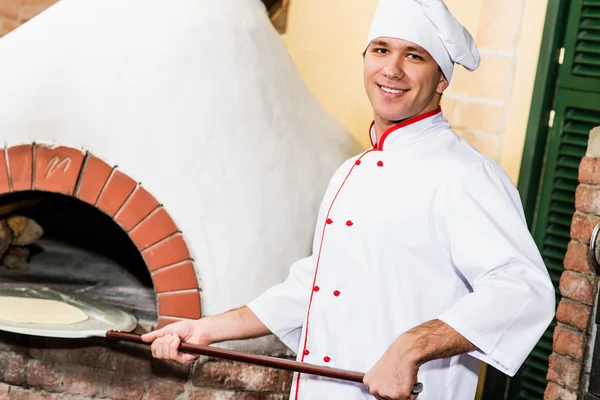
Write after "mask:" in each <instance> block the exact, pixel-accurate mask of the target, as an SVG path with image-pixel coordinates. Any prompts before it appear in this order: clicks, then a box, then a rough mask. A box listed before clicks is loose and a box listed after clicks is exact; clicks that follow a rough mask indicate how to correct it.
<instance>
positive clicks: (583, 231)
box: [571, 212, 600, 243]
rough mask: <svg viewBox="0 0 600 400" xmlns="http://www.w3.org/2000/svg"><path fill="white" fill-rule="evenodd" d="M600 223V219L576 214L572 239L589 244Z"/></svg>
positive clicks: (572, 226)
mask: <svg viewBox="0 0 600 400" xmlns="http://www.w3.org/2000/svg"><path fill="white" fill-rule="evenodd" d="M598 223H600V217H597V216H592V215H587V214H582V213H580V212H575V214H574V215H573V221H572V222H571V238H573V239H575V240H577V241H579V242H581V243H589V242H590V237H591V236H592V231H593V230H594V228H595V227H596V225H598Z"/></svg>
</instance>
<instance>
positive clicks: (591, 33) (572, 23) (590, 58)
mask: <svg viewBox="0 0 600 400" xmlns="http://www.w3.org/2000/svg"><path fill="white" fill-rule="evenodd" d="M564 49H565V51H564V61H563V64H562V65H561V67H560V73H559V78H558V85H557V91H556V97H555V100H554V106H553V109H554V112H555V114H554V119H553V125H552V128H551V129H550V134H549V139H548V143H547V147H546V152H545V162H544V164H543V169H542V177H541V185H540V190H539V194H538V203H537V208H536V212H535V217H534V223H533V236H534V239H535V241H536V243H537V245H538V247H539V249H540V252H541V253H542V257H543V258H544V262H545V264H546V266H547V268H548V271H549V273H550V276H551V279H552V282H553V283H554V285H555V288H556V300H557V304H558V301H560V294H559V291H558V284H559V280H560V276H561V274H562V272H563V270H564V267H563V261H564V258H565V253H566V251H567V246H568V244H569V242H570V240H571V238H570V230H571V220H572V218H573V213H574V212H575V189H576V188H577V185H578V169H579V164H580V162H581V158H582V157H583V156H584V155H585V151H586V149H587V143H588V137H589V133H590V130H591V129H592V128H594V127H595V126H600V0H573V1H572V3H571V7H570V11H569V17H568V24H567V30H566V35H565V41H564ZM548 84H552V83H551V82H549V83H548ZM555 325H556V322H555V321H554V322H553V323H552V325H551V326H550V327H549V328H548V330H547V331H546V332H545V333H544V335H543V336H542V338H541V339H540V341H539V342H538V344H537V345H536V347H535V348H534V350H533V351H532V353H531V355H530V356H529V357H528V359H527V360H526V361H525V363H524V364H523V366H522V367H521V369H520V370H519V372H518V373H517V375H516V376H515V377H514V378H513V379H511V380H510V384H509V391H508V399H509V400H525V399H532V400H533V399H536V400H537V399H543V397H544V391H545V389H546V385H547V382H546V374H547V370H548V356H549V355H550V354H551V353H552V337H553V330H554V327H555Z"/></svg>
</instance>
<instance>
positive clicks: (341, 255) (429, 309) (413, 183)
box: [144, 0, 555, 400]
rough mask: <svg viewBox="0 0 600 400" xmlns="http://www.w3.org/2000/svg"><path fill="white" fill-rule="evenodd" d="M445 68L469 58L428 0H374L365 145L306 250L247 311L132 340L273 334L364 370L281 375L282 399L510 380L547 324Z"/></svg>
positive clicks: (547, 293)
mask: <svg viewBox="0 0 600 400" xmlns="http://www.w3.org/2000/svg"><path fill="white" fill-rule="evenodd" d="M455 64H460V65H462V66H463V67H465V68H466V69H468V70H474V69H475V68H477V67H478V64H479V53H478V51H477V48H476V46H475V43H474V41H473V38H472V37H471V35H470V34H469V32H468V31H467V30H466V29H465V28H464V27H463V26H461V25H460V23H459V22H458V21H457V20H456V19H455V18H454V17H453V16H452V14H451V13H450V12H449V11H448V9H447V8H446V6H445V5H444V3H443V2H442V1H441V0H381V1H380V3H379V6H378V8H377V11H376V14H375V16H374V19H373V22H372V26H371V29H370V31H369V37H368V41H367V45H366V50H365V53H364V84H365V89H366V92H367V95H368V98H369V100H370V103H371V105H372V107H373V113H374V121H373V123H372V125H371V127H370V129H369V131H368V132H367V133H368V135H369V137H370V139H371V143H372V147H371V148H370V149H369V150H367V151H365V152H364V153H362V154H360V155H358V156H356V157H354V158H352V159H350V160H348V161H347V162H346V163H344V164H343V165H342V166H341V167H340V168H339V169H338V171H337V172H336V173H335V175H334V176H333V178H332V179H331V182H330V185H329V187H328V189H327V191H326V193H325V196H324V199H323V202H322V206H321V209H320V212H319V215H318V220H317V225H316V230H315V235H314V244H313V249H312V255H311V256H309V257H307V258H304V259H302V260H299V261H297V262H296V263H295V264H294V265H292V267H291V270H290V274H289V276H288V278H287V279H286V280H285V281H284V282H283V283H281V284H279V285H277V286H274V287H272V288H270V289H269V290H267V291H266V292H265V293H264V294H262V295H261V296H259V297H258V298H257V299H255V300H253V301H252V302H250V303H249V304H248V305H247V306H244V307H241V308H239V309H236V310H232V311H229V312H227V313H224V314H221V315H218V316H212V317H207V318H203V319H201V320H198V321H186V322H180V323H176V324H172V325H169V326H167V327H165V328H163V329H161V330H158V331H155V332H152V333H150V334H148V335H145V336H144V340H146V341H149V342H150V341H154V343H153V344H152V351H153V354H154V356H155V357H157V358H166V359H172V360H176V361H179V362H181V363H189V362H191V360H192V359H193V356H191V355H189V354H182V353H179V352H178V351H177V347H178V346H179V343H180V341H185V342H191V343H198V344H204V345H206V344H210V343H215V342H220V341H224V340H231V339H242V338H249V337H257V336H262V335H266V334H269V333H274V334H275V335H277V336H278V337H279V338H280V339H281V340H282V341H283V342H284V343H285V344H286V345H287V346H289V347H290V348H291V349H293V350H294V351H296V352H297V359H298V360H299V361H302V362H306V363H311V364H318V365H323V366H330V367H336V368H341V369H347V370H354V371H362V372H365V373H366V375H365V378H364V382H363V383H362V384H359V383H346V382H342V381H337V380H334V379H329V378H321V377H315V376H312V375H306V374H296V375H295V377H294V381H293V385H292V389H291V397H290V398H291V399H304V400H317V399H339V400H359V399H373V397H375V398H378V399H394V400H396V399H401V400H405V399H415V398H416V395H415V394H411V389H412V387H413V385H414V384H415V382H417V381H419V382H422V383H423V385H424V391H423V392H422V393H421V394H420V395H419V399H426V400H468V399H473V398H474V395H475V390H476V386H477V380H478V372H479V368H480V363H481V362H482V361H483V362H485V363H488V364H490V365H492V366H493V367H495V368H497V369H499V370H500V371H503V372H504V373H506V374H508V375H511V376H512V375H514V374H515V372H516V371H517V370H518V368H519V366H520V365H521V364H522V363H523V361H524V360H525V358H526V357H527V356H528V354H529V353H530V351H531V350H532V348H533V347H534V345H535V344H536V342H537V341H538V339H539V338H540V337H541V335H542V333H543V332H544V331H545V329H546V328H547V327H548V325H549V324H550V322H551V319H552V317H553V315H554V306H555V304H554V302H555V300H554V289H553V286H552V283H551V281H550V279H549V276H548V272H547V270H546V268H545V266H544V263H543V261H542V259H541V257H540V254H539V252H538V250H537V248H536V245H535V243H534V241H533V240H532V237H531V235H530V233H529V231H528V229H527V225H526V222H525V218H524V215H523V211H522V208H521V202H520V199H519V194H518V193H517V191H516V189H515V187H514V185H513V184H512V182H511V181H510V179H509V178H508V176H507V175H506V174H505V172H504V171H503V170H502V169H501V168H500V167H499V166H498V165H497V164H495V163H494V162H493V161H491V160H490V159H488V158H486V157H485V156H483V155H481V154H479V153H478V152H477V151H476V150H474V149H473V148H472V147H471V146H470V145H469V144H468V143H467V142H465V141H464V140H462V139H461V138H460V137H458V136H457V135H456V134H455V133H454V132H453V131H452V129H451V128H450V125H449V124H448V121H447V120H446V119H445V118H444V115H443V113H442V111H441V109H440V106H439V104H440V99H441V96H442V93H443V92H444V90H445V89H446V88H447V87H448V85H449V83H450V81H451V79H452V73H453V68H454V65H455Z"/></svg>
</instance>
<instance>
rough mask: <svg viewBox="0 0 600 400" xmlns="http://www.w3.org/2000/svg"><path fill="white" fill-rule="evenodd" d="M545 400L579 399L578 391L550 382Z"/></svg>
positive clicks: (545, 393)
mask: <svg viewBox="0 0 600 400" xmlns="http://www.w3.org/2000/svg"><path fill="white" fill-rule="evenodd" d="M544 400H577V393H575V392H571V391H570V390H568V389H565V388H562V387H560V386H557V385H556V384H554V383H552V382H550V383H548V386H546V392H544Z"/></svg>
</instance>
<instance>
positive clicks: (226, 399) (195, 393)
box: [187, 388, 236, 400]
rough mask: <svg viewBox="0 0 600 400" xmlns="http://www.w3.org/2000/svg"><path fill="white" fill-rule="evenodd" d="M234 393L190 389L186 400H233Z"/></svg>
mask: <svg viewBox="0 0 600 400" xmlns="http://www.w3.org/2000/svg"><path fill="white" fill-rule="evenodd" d="M235 394H236V393H235V392H228V391H223V390H211V389H198V388H190V389H189V390H188V393H187V398H188V400H233V399H235Z"/></svg>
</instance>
